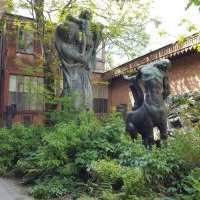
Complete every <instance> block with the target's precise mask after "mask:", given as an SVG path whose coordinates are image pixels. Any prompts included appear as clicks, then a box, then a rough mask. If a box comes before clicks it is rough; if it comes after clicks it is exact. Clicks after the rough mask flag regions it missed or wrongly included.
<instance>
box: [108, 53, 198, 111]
mask: <svg viewBox="0 0 200 200" xmlns="http://www.w3.org/2000/svg"><path fill="white" fill-rule="evenodd" d="M171 61H172V67H171V69H170V70H169V80H170V88H171V94H172V95H176V94H183V93H185V92H189V91H198V90H199V91H200V53H190V54H188V55H182V56H180V57H178V58H173V59H172V60H171ZM119 104H127V105H128V108H129V109H130V108H131V99H130V95H129V84H128V82H127V81H125V80H123V79H122V77H119V78H115V79H113V80H110V84H109V110H110V111H111V110H113V109H115V108H116V106H118V105H119Z"/></svg>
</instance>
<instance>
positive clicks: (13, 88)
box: [9, 75, 17, 92]
mask: <svg viewBox="0 0 200 200" xmlns="http://www.w3.org/2000/svg"><path fill="white" fill-rule="evenodd" d="M9 91H10V92H16V91H17V81H16V76H14V75H11V76H10V80H9Z"/></svg>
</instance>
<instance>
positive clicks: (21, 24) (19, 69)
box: [0, 14, 108, 126]
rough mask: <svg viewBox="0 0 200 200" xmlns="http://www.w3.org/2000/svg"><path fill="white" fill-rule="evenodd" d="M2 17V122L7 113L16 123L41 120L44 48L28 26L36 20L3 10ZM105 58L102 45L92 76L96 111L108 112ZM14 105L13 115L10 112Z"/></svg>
mask: <svg viewBox="0 0 200 200" xmlns="http://www.w3.org/2000/svg"><path fill="white" fill-rule="evenodd" d="M0 20H1V21H0V22H1V23H0V24H1V29H0V30H1V32H0V124H1V126H4V125H5V123H6V120H8V119H6V118H7V117H11V118H12V122H13V123H15V122H22V123H35V124H41V123H42V122H43V119H44V115H43V113H44V107H45V105H44V95H42V88H44V87H43V86H44V74H43V68H42V67H41V64H40V62H41V60H40V59H41V57H42V49H41V45H40V43H39V41H37V39H36V37H35V35H34V32H33V31H31V29H30V30H29V28H27V27H28V25H31V23H34V21H33V20H32V19H31V18H28V17H22V16H17V15H12V14H4V15H3V16H2V18H1V19H0ZM30 27H32V26H30ZM104 60H105V58H104V47H103V46H102V47H100V48H99V50H98V54H97V65H96V68H95V69H94V72H93V77H92V82H93V90H94V105H95V106H94V110H95V112H97V113H104V112H107V99H108V88H107V85H106V84H105V83H104V82H103V81H102V79H101V76H102V73H103V71H104ZM15 105H16V108H15V110H13V112H14V113H13V116H7V113H8V112H10V111H11V112H12V109H13V106H15ZM6 116H7V117H6Z"/></svg>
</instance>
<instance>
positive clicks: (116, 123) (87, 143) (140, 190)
mask: <svg viewBox="0 0 200 200" xmlns="http://www.w3.org/2000/svg"><path fill="white" fill-rule="evenodd" d="M63 114H64V113H63ZM68 114H69V113H68ZM68 114H67V117H69V115H68ZM57 121H58V122H59V123H57V124H55V125H54V126H52V127H51V128H47V127H23V126H21V125H17V126H15V127H13V128H12V129H0V145H1V148H0V154H1V158H0V173H1V175H8V174H9V175H15V176H16V175H18V176H19V177H21V178H22V180H23V182H24V183H30V184H32V186H33V190H32V195H33V196H34V197H35V198H40V199H45V198H46V199H48V198H49V199H50V198H57V197H59V196H63V195H70V196H72V197H73V199H78V198H79V199H88V200H92V199H94V200H95V199H102V200H107V199H110V200H112V199H115V200H118V199H119V200H129V199H130V200H133V199H135V200H151V199H152V200H155V199H158V200H164V199H165V200H167V199H168V200H169V199H170V198H171V199H180V200H181V199H194V200H195V199H199V168H200V157H199V155H200V148H199V144H200V141H199V138H200V135H199V134H200V131H199V129H198V127H197V128H196V129H195V130H192V131H191V132H190V133H185V132H184V133H177V134H176V136H175V138H171V139H169V144H168V147H167V148H164V149H156V148H153V149H152V150H151V151H148V150H146V149H145V148H144V146H143V145H141V138H140V140H138V141H136V142H135V143H133V142H132V141H131V139H130V138H129V136H127V135H126V134H125V133H124V130H125V128H124V122H123V120H122V118H121V117H120V116H119V115H118V114H112V115H111V116H109V117H108V118H106V119H103V120H102V121H99V120H97V119H96V117H95V115H94V114H93V113H90V112H79V113H76V116H75V115H74V117H72V119H70V120H67V121H65V120H63V122H60V121H62V120H60V119H59V120H57Z"/></svg>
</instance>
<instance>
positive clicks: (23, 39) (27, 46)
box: [17, 26, 33, 53]
mask: <svg viewBox="0 0 200 200" xmlns="http://www.w3.org/2000/svg"><path fill="white" fill-rule="evenodd" d="M17 50H18V51H21V52H25V53H33V32H32V31H31V30H28V29H25V28H24V27H23V26H21V27H20V28H19V30H18V43H17Z"/></svg>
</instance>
